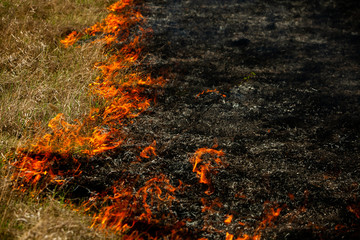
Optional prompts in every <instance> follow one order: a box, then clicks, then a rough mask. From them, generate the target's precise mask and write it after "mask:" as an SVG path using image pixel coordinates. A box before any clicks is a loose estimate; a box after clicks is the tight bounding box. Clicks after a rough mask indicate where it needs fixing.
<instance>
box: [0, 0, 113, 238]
mask: <svg viewBox="0 0 360 240" xmlns="http://www.w3.org/2000/svg"><path fill="white" fill-rule="evenodd" d="M113 2H114V1H110V0H0V19H1V20H0V159H4V158H5V156H6V154H7V153H8V152H13V151H14V149H15V148H16V147H17V146H19V145H20V144H21V143H22V142H25V141H27V140H29V139H31V138H33V137H34V136H35V135H37V134H42V133H43V132H44V131H46V129H47V123H48V122H49V120H50V119H51V118H53V117H54V116H55V115H56V114H57V113H59V112H62V113H64V114H65V115H66V116H67V119H70V120H71V119H76V118H80V119H81V117H82V116H83V115H84V114H87V113H88V111H89V108H90V107H91V106H92V105H93V104H95V102H94V99H92V98H91V96H89V94H88V84H89V83H91V82H93V81H94V79H95V78H96V76H97V72H96V71H94V70H93V69H92V68H93V65H94V63H95V62H97V61H100V60H102V58H103V57H104V54H103V52H102V49H101V46H99V45H86V46H85V45H84V46H80V47H78V48H68V49H65V48H64V47H62V46H61V44H60V42H59V41H60V40H61V39H63V38H64V37H65V36H66V35H67V34H69V33H70V32H71V31H73V30H82V29H84V28H85V27H88V26H91V25H93V24H94V23H95V22H97V21H99V20H100V19H102V18H103V17H104V16H106V14H107V12H106V6H108V5H110V4H111V3H113ZM9 175H10V173H9V172H8V170H7V169H6V163H5V162H4V161H3V160H0V239H110V238H111V236H110V235H103V234H101V233H97V232H95V231H94V230H92V229H89V227H88V226H89V225H90V221H91V218H90V217H88V216H85V215H81V214H78V213H77V212H74V211H72V210H71V209H70V208H69V207H66V206H64V204H62V203H59V202H58V201H55V200H52V199H51V198H48V199H37V198H36V197H32V196H31V195H29V194H24V193H18V192H15V191H13V190H12V187H11V182H10V181H9V178H8V176H9Z"/></svg>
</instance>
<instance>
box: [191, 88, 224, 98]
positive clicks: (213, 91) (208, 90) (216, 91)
mask: <svg viewBox="0 0 360 240" xmlns="http://www.w3.org/2000/svg"><path fill="white" fill-rule="evenodd" d="M205 93H216V94H219V95H220V96H222V97H224V98H225V97H226V95H225V94H221V93H220V92H219V91H218V90H216V88H215V89H207V90H206V91H205V90H204V91H202V92H201V93H198V94H196V96H195V98H199V97H200V96H201V95H203V94H205Z"/></svg>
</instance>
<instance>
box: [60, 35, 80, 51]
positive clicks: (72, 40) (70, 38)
mask: <svg viewBox="0 0 360 240" xmlns="http://www.w3.org/2000/svg"><path fill="white" fill-rule="evenodd" d="M82 36H83V35H82V34H81V33H78V32H76V31H73V32H72V33H70V34H69V35H68V36H67V37H66V38H65V39H64V40H61V41H60V42H61V43H62V44H63V45H64V46H65V47H66V48H67V47H69V46H72V45H73V44H74V43H76V42H77V41H78V40H79V39H80V38H81V37H82Z"/></svg>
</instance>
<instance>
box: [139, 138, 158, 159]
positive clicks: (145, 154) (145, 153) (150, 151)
mask: <svg viewBox="0 0 360 240" xmlns="http://www.w3.org/2000/svg"><path fill="white" fill-rule="evenodd" d="M155 147H156V141H154V142H153V143H152V144H151V145H150V146H147V147H146V148H144V149H143V150H142V151H141V153H140V157H142V158H150V157H151V156H152V155H153V156H156V152H155Z"/></svg>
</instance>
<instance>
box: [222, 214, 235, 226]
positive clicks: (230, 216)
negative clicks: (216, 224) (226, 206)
mask: <svg viewBox="0 0 360 240" xmlns="http://www.w3.org/2000/svg"><path fill="white" fill-rule="evenodd" d="M232 219H233V215H227V218H226V219H225V221H224V223H226V224H230V223H231V221H232Z"/></svg>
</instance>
